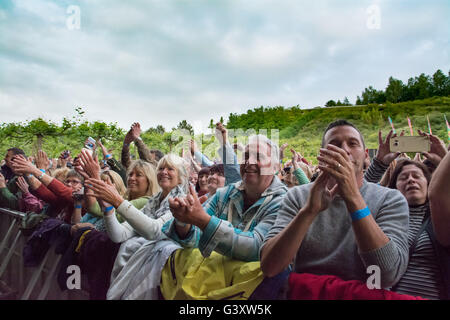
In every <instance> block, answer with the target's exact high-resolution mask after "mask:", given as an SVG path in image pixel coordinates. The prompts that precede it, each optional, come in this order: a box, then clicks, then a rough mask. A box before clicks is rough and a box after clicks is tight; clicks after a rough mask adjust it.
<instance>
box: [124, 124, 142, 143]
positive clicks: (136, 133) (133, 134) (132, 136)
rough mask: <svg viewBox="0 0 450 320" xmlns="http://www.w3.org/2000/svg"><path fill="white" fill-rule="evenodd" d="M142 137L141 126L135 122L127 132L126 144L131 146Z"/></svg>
mask: <svg viewBox="0 0 450 320" xmlns="http://www.w3.org/2000/svg"><path fill="white" fill-rule="evenodd" d="M140 135H141V125H140V124H139V122H135V123H133V124H132V125H131V128H130V130H129V131H128V132H127V134H126V136H125V140H124V142H125V143H126V144H130V143H131V142H133V141H135V140H136V139H137V138H139V137H140Z"/></svg>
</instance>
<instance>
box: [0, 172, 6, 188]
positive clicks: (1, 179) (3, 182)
mask: <svg viewBox="0 0 450 320" xmlns="http://www.w3.org/2000/svg"><path fill="white" fill-rule="evenodd" d="M0 188H6V180H5V177H4V176H3V175H2V174H1V173H0Z"/></svg>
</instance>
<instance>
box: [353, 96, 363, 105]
mask: <svg viewBox="0 0 450 320" xmlns="http://www.w3.org/2000/svg"><path fill="white" fill-rule="evenodd" d="M355 104H356V105H357V106H360V105H362V104H363V102H362V100H361V98H360V97H359V96H356V102H355Z"/></svg>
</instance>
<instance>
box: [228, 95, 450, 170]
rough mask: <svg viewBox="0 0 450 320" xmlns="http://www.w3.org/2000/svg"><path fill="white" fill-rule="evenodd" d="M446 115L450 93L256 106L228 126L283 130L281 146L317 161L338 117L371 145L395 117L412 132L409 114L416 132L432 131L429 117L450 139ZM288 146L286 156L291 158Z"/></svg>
mask: <svg viewBox="0 0 450 320" xmlns="http://www.w3.org/2000/svg"><path fill="white" fill-rule="evenodd" d="M444 114H445V115H446V116H447V119H450V96H447V97H433V98H428V99H423V100H415V101H410V102H401V103H390V102H387V103H384V104H369V105H366V106H345V107H331V108H315V109H306V110H301V109H300V108H298V106H296V107H293V108H283V107H276V108H262V107H261V108H256V109H253V110H249V111H248V112H247V113H246V114H243V115H235V114H234V115H230V118H229V121H228V124H227V128H228V129H237V128H241V129H243V130H247V129H249V128H254V129H256V130H258V129H267V132H270V129H278V130H280V145H281V144H282V143H285V142H287V143H289V147H292V148H294V149H295V150H297V151H300V152H301V153H302V154H303V155H304V156H305V157H306V158H307V159H309V160H311V161H313V162H314V163H315V162H316V161H315V157H316V154H317V151H318V149H319V147H320V142H321V138H322V134H323V131H324V129H325V128H326V127H327V125H328V124H329V123H330V122H332V121H334V120H336V119H346V120H348V121H350V122H352V123H354V124H355V125H356V126H357V127H358V128H359V129H360V130H361V132H362V134H363V136H364V138H365V141H366V145H367V147H368V148H373V149H376V148H377V146H378V130H379V129H381V130H382V132H383V135H384V136H385V135H386V134H387V132H389V130H390V128H391V127H390V124H389V121H388V117H391V119H392V121H393V123H394V127H395V129H396V131H398V132H400V131H401V129H404V130H405V132H406V134H407V135H409V134H410V133H409V127H408V122H407V117H408V116H409V118H410V119H411V122H412V126H413V129H414V134H415V135H416V134H417V129H420V130H422V131H426V132H428V124H427V116H428V117H429V119H430V123H431V129H432V132H433V134H434V135H437V136H439V137H440V138H441V139H443V140H444V141H445V142H446V143H447V142H448V138H447V137H448V136H447V128H446V124H445V120H444ZM290 154H291V153H290V152H289V149H287V152H286V157H285V159H287V158H288V157H290Z"/></svg>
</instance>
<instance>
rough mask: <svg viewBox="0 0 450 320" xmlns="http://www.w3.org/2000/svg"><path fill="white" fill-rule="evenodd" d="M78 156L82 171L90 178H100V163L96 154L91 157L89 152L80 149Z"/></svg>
mask: <svg viewBox="0 0 450 320" xmlns="http://www.w3.org/2000/svg"><path fill="white" fill-rule="evenodd" d="M79 158H80V160H81V161H80V165H81V167H82V168H83V171H84V172H86V174H87V175H88V176H89V177H91V178H94V179H100V164H99V163H98V158H97V154H95V157H94V158H92V156H91V154H90V153H89V152H87V151H86V150H81V153H80V155H79Z"/></svg>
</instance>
